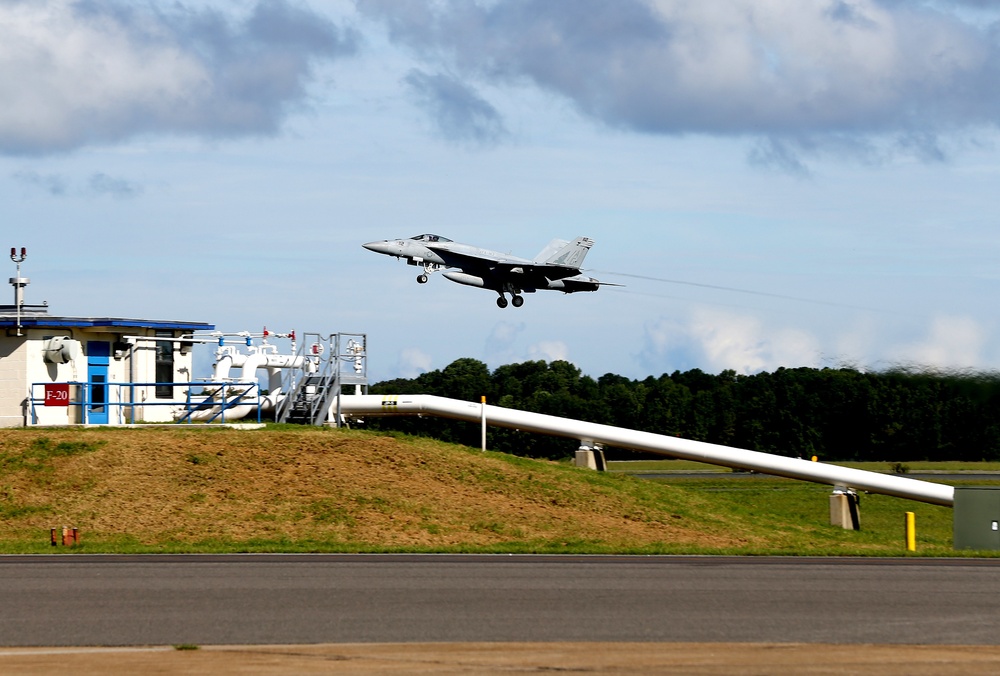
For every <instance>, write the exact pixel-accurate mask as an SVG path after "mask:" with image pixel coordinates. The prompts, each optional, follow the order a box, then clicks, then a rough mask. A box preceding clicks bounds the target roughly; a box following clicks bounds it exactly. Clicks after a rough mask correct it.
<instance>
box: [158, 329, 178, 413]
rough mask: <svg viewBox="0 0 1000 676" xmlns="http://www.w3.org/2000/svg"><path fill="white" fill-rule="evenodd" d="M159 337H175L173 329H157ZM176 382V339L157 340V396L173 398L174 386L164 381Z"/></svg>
mask: <svg viewBox="0 0 1000 676" xmlns="http://www.w3.org/2000/svg"><path fill="white" fill-rule="evenodd" d="M156 337H157V338H173V337H174V332H173V331H157V332H156ZM172 382H174V341H173V340H158V341H156V383H157V385H156V398H157V399H173V398H174V388H173V386H171V385H166V384H163V383H172Z"/></svg>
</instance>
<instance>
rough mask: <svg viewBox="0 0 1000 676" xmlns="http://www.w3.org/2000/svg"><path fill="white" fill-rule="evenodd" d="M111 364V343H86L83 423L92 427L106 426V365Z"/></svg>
mask: <svg viewBox="0 0 1000 676" xmlns="http://www.w3.org/2000/svg"><path fill="white" fill-rule="evenodd" d="M110 363H111V343H110V342H109V341H106V340H89V341H87V401H88V402H89V403H88V404H87V406H86V409H87V410H86V414H85V415H84V419H83V421H84V422H85V423H91V424H93V425H107V424H108V364H110Z"/></svg>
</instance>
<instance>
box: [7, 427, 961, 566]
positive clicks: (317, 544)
mask: <svg viewBox="0 0 1000 676" xmlns="http://www.w3.org/2000/svg"><path fill="white" fill-rule="evenodd" d="M829 492H830V489H829V487H825V486H817V485H813V484H804V483H802V482H795V481H791V480H784V479H767V478H754V479H749V480H746V479H744V480H732V479H726V478H725V477H718V478H714V479H713V478H708V479H687V480H676V481H671V482H655V481H644V480H639V479H634V478H631V477H628V476H621V475H613V474H599V473H596V472H593V471H588V470H582V469H577V468H574V467H571V466H569V465H567V464H562V463H553V462H547V461H537V460H527V459H523V458H516V457H512V456H508V455H502V454H497V453H489V452H488V453H485V454H484V453H482V452H480V451H478V450H476V449H470V448H465V447H460V446H453V445H449V444H444V443H440V442H436V441H432V440H428V439H417V438H407V437H397V436H390V435H386V434H385V433H375V432H364V431H355V430H336V429H321V428H299V427H290V426H272V427H269V428H268V429H265V430H256V431H250V430H233V429H221V428H216V429H206V428H197V429H192V428H162V427H150V428H140V429H113V428H91V429H78V428H59V429H55V428H50V429H33V428H27V429H24V428H18V429H3V430H0V552H7V553H12V552H60V553H62V552H68V551H86V552H179V551H185V552H193V551H199V552H232V551H289V552H291V551H296V552H298V551H325V552H329V551H345V552H353V551H438V552H550V553H551V552H574V553H575V552H601V553H619V552H632V553H636V552H638V553H750V554H766V553H785V554H871V555H899V554H903V553H904V551H903V547H904V543H903V529H902V528H903V527H902V523H903V514H904V512H905V511H914V512H916V513H917V519H918V539H919V541H920V550H919V553H921V554H936V555H941V554H945V555H951V554H952V551H951V510H949V509H946V508H941V507H935V506H931V505H924V504H921V503H915V502H910V501H906V500H900V499H896V498H888V497H884V496H867V497H865V498H863V500H862V505H861V508H862V526H863V530H862V531H861V532H849V531H844V530H841V529H838V528H833V527H831V526H830V525H829V524H828V509H829V507H828V501H827V497H828V495H829ZM64 525H66V526H70V527H77V528H79V529H80V533H81V536H82V544H81V546H80V547H79V548H76V549H73V550H69V549H66V548H63V547H58V548H54V547H50V546H49V529H50V528H53V527H61V526H64Z"/></svg>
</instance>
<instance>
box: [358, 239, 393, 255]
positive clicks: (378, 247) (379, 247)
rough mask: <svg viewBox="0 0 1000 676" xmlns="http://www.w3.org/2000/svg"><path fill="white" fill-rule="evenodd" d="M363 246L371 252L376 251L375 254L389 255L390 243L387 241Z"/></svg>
mask: <svg viewBox="0 0 1000 676" xmlns="http://www.w3.org/2000/svg"><path fill="white" fill-rule="evenodd" d="M361 246H363V247H364V248H366V249H368V250H369V251H374V252H375V253H389V242H388V241H387V240H381V241H378V242H368V243H367V244H362V245H361Z"/></svg>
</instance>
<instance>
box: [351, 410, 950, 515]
mask: <svg viewBox="0 0 1000 676" xmlns="http://www.w3.org/2000/svg"><path fill="white" fill-rule="evenodd" d="M340 410H341V413H342V414H343V415H434V416H440V417H443V418H453V419H456V420H468V421H471V422H479V421H480V420H481V419H482V416H483V415H484V414H485V418H486V423H487V424H489V425H496V426H499V427H510V428H513V429H518V430H524V431H526V432H538V433H540V434H550V435H554V436H560V437H569V438H571V439H579V440H580V441H581V442H582V443H584V444H594V443H598V444H605V445H607V446H617V447H619V448H630V449H634V450H637V451H646V452H649V453H657V454H659V455H668V456H671V457H675V458H684V459H686V460H697V461H698V462H705V463H709V464H713V465H723V466H726V467H733V468H736V469H745V470H753V471H755V472H761V473H763V474H773V475H775V476H783V477H788V478H791V479H801V480H804V481H813V482H815V483H821V484H829V485H831V486H840V487H843V488H849V489H853V490H861V491H868V492H871V493H881V494H883V495H892V496H895V497H899V498H908V499H910V500H919V501H920V502H929V503H931V504H934V505H944V506H946V507H952V506H953V505H954V502H955V489H954V488H953V487H952V486H946V485H944V484H937V483H932V482H930V481H919V480H917V479H907V478H905V477H900V476H894V475H891V474H879V473H878V472H866V471H864V470H860V469H852V468H849V467H839V466H837V465H828V464H826V463H821V462H812V461H809V460H802V459H800V458H787V457H785V456H781V455H774V454H771V453H761V452H759V451H748V450H745V449H742V448H730V447H729V446H721V445H719V444H709V443H705V442H703V441H691V440H689V439H679V438H677V437H668V436H665V435H662V434H653V433H652V432H639V431H637V430H629V429H624V428H621V427H612V426H610V425H599V424H597V423H591V422H584V421H582V420H570V419H569V418H559V417H556V416H552V415H544V414H541V413H531V412H528V411H518V410H515V409H511V408H501V407H499V406H490V405H488V404H476V403H473V402H469V401H460V400H457V399H448V398H445V397H435V396H432V395H423V394H421V395H405V394H401V395H377V394H369V395H344V396H342V397H340Z"/></svg>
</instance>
